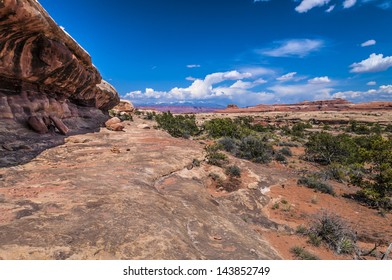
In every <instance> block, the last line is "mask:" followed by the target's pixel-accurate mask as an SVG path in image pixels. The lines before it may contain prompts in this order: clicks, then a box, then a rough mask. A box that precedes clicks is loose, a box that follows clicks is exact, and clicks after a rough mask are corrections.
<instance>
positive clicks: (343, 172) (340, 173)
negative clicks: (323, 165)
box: [326, 163, 348, 182]
mask: <svg viewBox="0 0 392 280" xmlns="http://www.w3.org/2000/svg"><path fill="white" fill-rule="evenodd" d="M347 174H348V170H347V168H346V167H345V166H343V165H341V164H339V163H332V164H330V165H329V166H328V167H327V169H326V177H327V178H328V179H332V180H335V181H337V182H344V181H345V180H346V178H347Z"/></svg>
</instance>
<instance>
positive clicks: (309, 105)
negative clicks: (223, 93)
mask: <svg viewBox="0 0 392 280" xmlns="http://www.w3.org/2000/svg"><path fill="white" fill-rule="evenodd" d="M364 110H369V111H371V110H392V102H369V103H359V104H354V103H351V102H349V101H347V100H344V99H340V98H338V99H333V100H323V101H304V102H300V103H297V104H274V105H263V104H261V105H256V106H253V107H247V108H238V107H237V108H235V107H234V106H230V107H228V108H226V109H225V110H220V111H217V113H259V112H313V111H364Z"/></svg>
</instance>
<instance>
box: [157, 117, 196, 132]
mask: <svg viewBox="0 0 392 280" xmlns="http://www.w3.org/2000/svg"><path fill="white" fill-rule="evenodd" d="M155 120H156V121H157V123H158V128H161V129H163V130H166V131H167V132H168V133H169V134H170V135H171V136H173V137H183V138H189V137H191V136H195V135H198V134H199V133H200V129H199V128H198V126H197V124H196V117H195V115H177V116H174V115H173V114H172V113H170V112H167V113H162V114H159V115H156V116H155Z"/></svg>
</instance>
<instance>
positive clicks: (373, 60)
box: [350, 53, 392, 73]
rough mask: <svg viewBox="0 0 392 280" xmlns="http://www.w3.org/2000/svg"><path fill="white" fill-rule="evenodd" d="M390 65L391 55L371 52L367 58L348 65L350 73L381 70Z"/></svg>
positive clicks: (391, 65)
mask: <svg viewBox="0 0 392 280" xmlns="http://www.w3.org/2000/svg"><path fill="white" fill-rule="evenodd" d="M390 67H392V56H387V57H384V55H383V54H375V53H373V54H371V55H370V56H369V58H368V59H365V60H362V61H361V62H358V63H353V64H351V65H350V68H352V69H351V71H350V72H352V73H369V72H382V71H385V70H387V69H388V68H390Z"/></svg>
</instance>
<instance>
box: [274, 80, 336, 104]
mask: <svg viewBox="0 0 392 280" xmlns="http://www.w3.org/2000/svg"><path fill="white" fill-rule="evenodd" d="M268 89H269V90H271V91H272V92H273V93H274V95H275V96H276V97H279V100H292V102H300V101H304V100H325V99H331V98H332V92H333V91H334V88H333V87H330V86H326V84H325V83H315V84H312V83H309V82H308V83H301V84H291V85H274V86H272V87H269V88H268Z"/></svg>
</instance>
